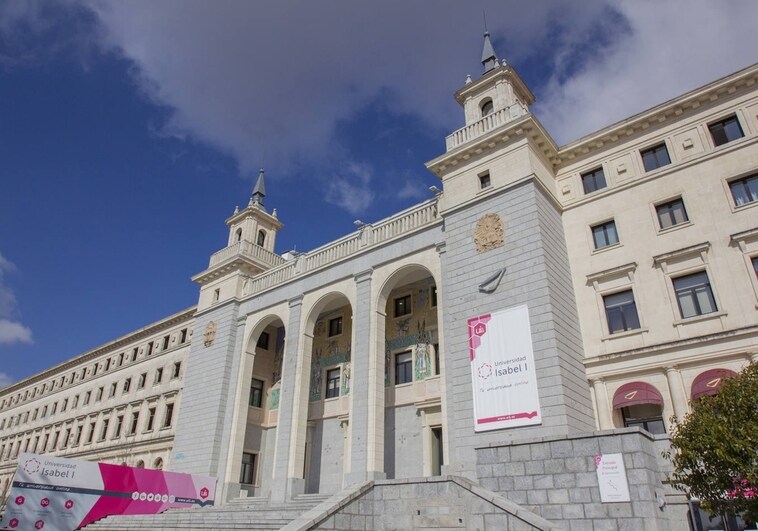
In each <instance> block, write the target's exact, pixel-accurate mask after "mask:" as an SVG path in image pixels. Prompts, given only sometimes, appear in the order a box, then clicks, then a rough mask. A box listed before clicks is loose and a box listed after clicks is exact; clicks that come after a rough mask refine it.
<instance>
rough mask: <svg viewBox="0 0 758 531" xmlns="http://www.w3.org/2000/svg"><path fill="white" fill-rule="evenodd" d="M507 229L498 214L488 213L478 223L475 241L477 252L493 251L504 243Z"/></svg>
mask: <svg viewBox="0 0 758 531" xmlns="http://www.w3.org/2000/svg"><path fill="white" fill-rule="evenodd" d="M504 233H505V229H504V227H503V220H501V219H500V216H498V215H497V214H486V215H484V216H483V217H482V218H481V219H480V220H479V221H477V223H476V229H475V230H474V242H475V243H476V250H477V252H480V253H483V252H485V251H491V250H492V249H496V248H497V247H500V246H501V245H503V235H504Z"/></svg>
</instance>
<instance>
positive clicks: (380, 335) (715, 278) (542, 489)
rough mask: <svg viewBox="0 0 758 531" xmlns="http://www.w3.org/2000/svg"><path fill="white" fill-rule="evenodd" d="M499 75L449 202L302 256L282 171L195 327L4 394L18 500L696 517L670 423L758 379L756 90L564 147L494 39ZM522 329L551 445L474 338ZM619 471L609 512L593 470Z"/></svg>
mask: <svg viewBox="0 0 758 531" xmlns="http://www.w3.org/2000/svg"><path fill="white" fill-rule="evenodd" d="M482 63H483V65H484V73H483V75H482V76H481V77H479V78H478V79H476V80H472V79H471V78H468V79H467V80H466V83H465V84H464V85H463V87H462V88H461V89H460V90H458V91H457V92H456V93H455V99H456V101H457V102H458V103H459V104H460V105H461V107H462V109H463V115H464V124H465V125H464V126H463V127H462V128H461V129H459V130H457V131H455V132H453V133H452V134H450V135H449V136H448V137H447V138H446V152H445V153H444V154H442V155H440V156H439V157H437V158H435V159H434V160H432V161H430V162H428V163H427V165H426V166H427V168H428V169H429V170H430V171H431V172H433V173H434V174H435V175H436V176H437V177H438V178H439V179H440V182H441V188H442V190H441V191H439V192H438V193H437V194H436V196H435V197H434V198H432V199H430V200H428V201H425V202H423V203H420V204H418V205H415V206H413V207H411V208H409V209H407V210H405V211H403V212H399V213H397V214H395V215H393V216H391V217H389V218H387V219H383V220H381V221H378V222H376V223H371V224H364V225H362V226H360V227H359V228H358V230H356V231H355V232H353V233H351V234H348V235H346V236H344V237H343V238H340V239H338V240H336V241H333V242H330V243H328V244H326V245H324V246H322V247H320V248H318V249H314V250H312V251H309V252H306V253H294V252H291V253H285V254H283V255H279V254H277V253H276V252H275V242H276V236H277V232H278V231H279V230H281V229H282V227H283V225H282V223H281V222H280V221H279V220H278V216H277V213H276V211H275V210H274V211H273V212H269V211H268V210H267V208H266V207H265V205H264V200H265V187H264V180H263V172H261V175H260V176H259V179H258V182H257V184H256V187H255V189H254V191H253V194H252V196H251V198H250V201H249V203H248V205H247V206H246V207H245V208H244V209H242V210H239V209H238V210H235V212H234V213H233V215H232V216H231V217H230V218H229V219H227V220H226V224H227V226H228V229H229V238H228V242H227V245H226V247H224V248H222V249H221V250H219V251H218V252H216V253H214V254H212V255H211V258H210V263H209V266H208V268H207V269H205V270H204V271H202V272H200V273H198V274H197V275H196V276H195V277H193V280H194V281H195V282H197V283H198V284H199V286H200V294H199V300H198V304H197V306H196V307H194V308H190V309H188V310H185V311H184V312H181V313H179V314H176V315H174V316H171V317H168V318H166V319H164V320H162V321H160V322H158V323H154V324H151V325H149V326H147V327H145V328H144V329H141V330H138V331H136V332H134V333H132V334H130V335H128V336H125V337H123V338H120V339H118V340H116V341H114V342H112V343H109V344H107V345H104V346H102V347H100V348H98V349H95V350H94V351H92V352H88V353H85V354H83V355H81V356H79V357H77V358H74V359H72V360H70V361H68V362H65V363H63V364H61V365H59V366H57V367H53V368H51V369H49V370H47V371H45V372H43V373H41V374H38V375H35V376H33V377H30V378H28V379H26V380H24V381H21V382H18V383H16V384H13V385H11V386H9V387H7V388H5V389H3V390H1V391H0V404H1V406H2V410H0V482H2V483H0V485H2V488H4V487H5V486H6V485H7V484H8V482H9V480H10V477H11V475H12V473H13V470H14V467H15V464H16V461H15V458H16V456H17V454H18V453H19V451H27V450H28V451H38V452H48V453H53V454H56V455H63V456H71V457H78V458H84V459H97V460H103V461H109V462H115V463H118V462H125V463H126V464H129V465H140V464H142V465H144V466H148V467H165V468H168V469H171V470H174V471H180V472H188V473H195V474H205V475H211V476H215V477H217V478H218V491H217V498H218V499H220V500H223V501H228V500H232V499H235V498H238V497H240V496H268V497H269V498H270V499H272V500H286V499H289V498H291V497H293V496H295V495H297V494H300V493H334V492H337V491H339V490H340V489H342V488H343V487H347V486H350V485H354V484H360V483H363V482H366V481H370V480H381V479H403V478H417V477H430V476H438V475H441V474H450V475H456V476H463V477H466V478H468V479H469V480H473V481H477V482H479V483H481V485H482V486H484V487H485V488H487V489H490V490H492V491H495V492H499V493H501V494H503V495H504V496H505V497H506V498H508V499H510V500H512V501H514V502H516V503H520V504H524V505H526V506H528V507H529V508H531V509H533V510H534V511H535V512H536V513H538V514H540V515H541V516H543V517H545V518H548V519H555V520H567V519H576V520H577V521H593V520H597V519H600V520H603V519H613V518H620V519H627V520H628V521H630V522H637V521H636V520H634V519H635V518H639V519H643V520H645V519H647V520H655V521H660V522H668V523H672V522H674V521H676V519H677V518H679V519H681V518H682V514H683V512H684V510H683V506H682V505H679V506H676V504H677V503H682V498H681V497H677V495H676V494H675V493H672V492H670V491H668V490H667V489H666V487H665V485H663V483H662V479H663V473H664V472H665V464H664V463H662V462H661V460H660V455H659V454H660V450H661V449H662V448H664V447H665V440H666V437H665V432H666V429H667V428H668V419H669V418H670V416H671V415H674V414H675V415H678V416H682V415H684V414H686V413H687V411H688V410H689V407H690V406H689V402H690V400H691V399H693V398H696V397H697V396H700V395H702V394H704V393H714V392H716V391H717V390H718V387H719V385H720V383H721V381H723V378H725V377H728V376H729V375H732V374H734V373H736V372H737V371H739V370H740V368H741V367H743V366H744V365H745V364H746V363H748V362H750V361H751V360H753V361H755V360H758V347H757V346H756V343H757V341H756V337H757V336H758V280H757V276H756V271H758V210H756V208H758V146H757V144H758V90H756V79H758V66H752V67H749V68H746V69H744V70H742V71H739V72H736V73H734V74H732V75H730V76H727V77H725V78H723V79H720V80H717V81H714V82H712V83H710V84H709V85H706V86H704V87H701V88H698V89H696V90H693V91H692V92H689V93H687V94H684V95H681V96H679V97H677V98H675V99H673V100H670V101H668V102H666V103H663V104H661V105H659V106H657V107H655V108H652V109H649V110H647V111H644V112H642V113H640V114H638V115H635V116H631V117H629V118H627V119H625V120H623V121H621V122H619V123H617V124H613V125H611V126H608V127H606V128H604V129H602V130H600V131H597V132H595V133H592V134H590V135H588V136H586V137H584V138H581V139H579V140H576V141H574V142H571V143H569V144H567V145H565V146H557V145H556V144H555V142H554V141H553V140H552V139H551V137H550V135H549V133H548V132H547V131H546V130H545V128H544V127H543V126H542V125H541V124H540V122H539V121H538V119H537V117H536V116H535V115H533V114H532V113H531V112H530V110H529V106H530V105H532V104H533V103H534V96H533V95H532V93H531V92H530V90H529V88H528V87H527V86H526V85H525V84H524V82H523V80H522V79H521V78H520V77H519V75H518V73H517V71H516V70H515V69H514V68H513V67H512V66H511V65H508V64H507V63H506V62H505V61H504V60H502V61H501V60H499V59H498V58H497V57H496V55H495V52H494V50H493V49H492V46H491V44H490V41H489V36H488V35H485V46H484V53H483V59H482ZM521 305H526V306H527V307H528V316H529V325H530V330H531V337H532V349H533V354H534V360H535V364H536V376H537V391H538V394H539V402H540V409H541V422H540V423H539V424H536V425H530V426H524V427H518V428H511V429H503V430H492V431H475V430H474V410H473V399H472V393H473V389H472V373H471V371H472V368H471V362H470V360H469V332H468V329H467V320H468V319H469V318H471V317H474V316H478V315H482V314H487V313H491V312H497V311H499V310H503V309H507V308H512V307H516V306H521ZM625 427H628V428H632V429H629V430H621V431H613V429H615V428H625ZM635 427H637V428H643V429H644V430H647V431H641V430H639V429H634V428H635ZM609 430H610V431H609ZM648 432H649V433H648ZM650 434H653V435H650ZM655 434H660V435H658V436H655ZM614 451H618V452H625V453H628V455H629V456H631V455H632V454H634V456H635V457H634V460H632V459H631V457H630V458H629V462H628V464H627V468H629V469H631V470H630V471H629V476H630V483H631V484H632V485H633V487H634V488H633V489H632V490H633V494H632V501H631V502H630V503H629V504H628V508H626V509H623V510H621V509H619V510H618V511H616V513H614V514H611V513H609V511H608V510H607V509H606V508H605V507H604V506H603V505H601V503H600V500H599V498H598V493H597V486H596V485H595V486H594V487H593V486H592V485H591V483H592V481H593V479H592V478H593V477H594V471H593V468H592V467H591V465H592V458H593V455H595V454H598V453H604V452H607V453H611V452H614ZM572 457H577V458H578V459H579V461H581V462H571V463H570V462H569V461H571V458H572ZM547 460H552V461H551V462H552V464H553V465H555V466H558V467H560V470H555V471H551V470H550V469H549V465H545V463H547ZM526 462H528V464H526V465H525V464H524V463H526ZM535 463H536V464H535ZM546 466H548V468H547V469H546ZM561 475H562V477H559V476H561ZM514 477H515V478H516V480H515V481H514ZM519 478H520V479H519ZM572 482H579V483H582V482H584V483H585V484H580V485H576V484H572ZM573 487H578V488H576V489H574V488H573ZM593 489H594V490H593ZM584 491H586V493H585V492H584ZM537 492H539V493H541V494H539V495H538V494H533V495H532V494H530V493H537ZM556 492H558V493H560V495H557V494H555V493H556ZM577 493H580V494H581V496H580V494H577ZM575 497H580V498H581V499H579V498H575ZM664 498H665V499H668V501H669V502H670V503H671V504H672V505H673V506H674V507H675V509H672V510H670V511H669V512H668V513H666V514H663V512H662V511H661V514H658V513H657V512H656V510H657V508H658V506H659V505H660V500H661V499H664ZM619 505H624V504H619ZM577 507H578V508H579V510H577ZM625 507H626V506H625ZM627 509H628V510H627ZM672 515H675V516H672ZM637 523H638V522H637ZM668 523H667V524H666V525H668ZM630 525H634V524H630ZM661 525H663V524H661ZM671 525H672V527H676V525H675V524H673V523H672V524H671Z"/></svg>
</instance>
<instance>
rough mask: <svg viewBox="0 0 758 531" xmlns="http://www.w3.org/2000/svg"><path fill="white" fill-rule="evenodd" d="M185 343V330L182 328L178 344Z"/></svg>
mask: <svg viewBox="0 0 758 531" xmlns="http://www.w3.org/2000/svg"><path fill="white" fill-rule="evenodd" d="M186 342H187V329H186V328H184V329H182V331H181V332H180V333H179V343H182V344H183V343H186Z"/></svg>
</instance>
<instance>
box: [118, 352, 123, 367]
mask: <svg viewBox="0 0 758 531" xmlns="http://www.w3.org/2000/svg"><path fill="white" fill-rule="evenodd" d="M123 364H124V353H123V352H122V353H121V354H119V355H118V366H119V367H121V366H122V365H123Z"/></svg>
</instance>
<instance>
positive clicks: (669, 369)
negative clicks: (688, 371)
mask: <svg viewBox="0 0 758 531" xmlns="http://www.w3.org/2000/svg"><path fill="white" fill-rule="evenodd" d="M663 372H664V373H666V374H670V373H672V372H679V366H678V365H670V366H668V367H664V368H663Z"/></svg>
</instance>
